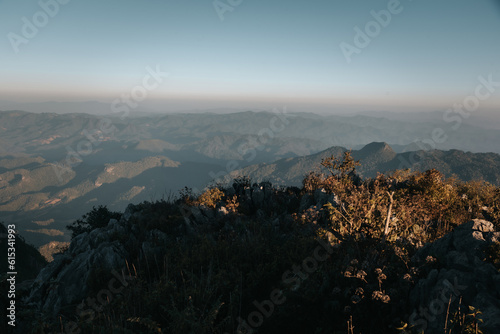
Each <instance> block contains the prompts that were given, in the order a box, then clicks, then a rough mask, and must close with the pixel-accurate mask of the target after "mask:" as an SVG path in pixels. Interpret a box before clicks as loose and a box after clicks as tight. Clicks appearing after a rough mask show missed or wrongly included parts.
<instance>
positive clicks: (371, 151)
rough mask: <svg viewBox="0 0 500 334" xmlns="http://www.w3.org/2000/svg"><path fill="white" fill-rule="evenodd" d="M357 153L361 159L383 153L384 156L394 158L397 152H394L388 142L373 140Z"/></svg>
mask: <svg viewBox="0 0 500 334" xmlns="http://www.w3.org/2000/svg"><path fill="white" fill-rule="evenodd" d="M356 155H357V157H358V158H360V159H363V158H366V157H369V156H373V155H383V156H384V157H387V158H390V159H392V158H394V156H395V155H396V152H394V150H393V149H392V147H391V146H390V145H389V144H387V143H386V142H373V143H370V144H368V145H366V146H365V147H363V148H362V149H361V150H359V151H358V152H357V154H356Z"/></svg>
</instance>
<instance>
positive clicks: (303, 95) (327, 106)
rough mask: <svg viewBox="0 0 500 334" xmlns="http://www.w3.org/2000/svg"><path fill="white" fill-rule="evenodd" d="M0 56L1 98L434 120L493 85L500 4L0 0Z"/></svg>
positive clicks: (499, 76)
mask: <svg viewBox="0 0 500 334" xmlns="http://www.w3.org/2000/svg"><path fill="white" fill-rule="evenodd" d="M374 13H375V15H374ZM387 14H389V15H387ZM376 16H378V19H379V21H377V19H376ZM33 28H34V29H33ZM360 31H361V33H360ZM363 35H364V36H363ZM360 36H361V37H360ZM0 50H1V51H0V64H1V65H0V100H8V101H15V102H42V101H52V100H53V101H88V100H96V101H102V102H109V103H111V102H112V101H116V99H119V100H120V103H125V102H123V99H124V98H123V97H124V96H125V97H127V96H129V97H130V96H131V94H132V93H133V92H134V93H135V95H134V96H136V99H134V98H132V99H133V100H132V102H129V103H132V104H133V105H134V106H135V105H141V104H143V105H147V104H148V103H149V105H155V106H157V107H158V108H160V109H161V108H163V109H164V110H173V109H203V108H217V107H238V108H254V107H259V106H276V107H279V106H280V105H292V106H294V107H295V108H296V109H300V110H301V111H310V110H314V109H315V108H316V109H318V110H319V109H321V108H323V109H321V110H326V111H328V110H332V111H333V110H347V111H348V110H390V111H410V110H411V111H418V110H422V111H431V110H439V109H445V108H448V107H449V106H451V105H453V104H454V103H461V102H462V101H464V99H465V98H467V97H468V96H470V95H473V94H474V92H475V89H476V87H477V86H478V85H479V84H480V82H481V81H480V79H479V77H483V78H486V79H488V77H490V79H491V80H492V81H494V82H500V1H498V0H440V1H436V0H401V1H397V0H390V1H387V0H386V1H378V0H365V1H362V0H311V1H293V0H286V1H285V0H216V1H212V0H140V1H139V0H41V1H32V0H23V1H19V0H0ZM152 71H153V72H155V71H156V72H157V75H156V77H157V79H156V81H155V79H154V77H153V76H152V75H151V72H152ZM158 73H159V74H158ZM167 73H168V74H167ZM144 82H146V84H144ZM146 88H147V89H146ZM141 94H142V95H141ZM115 106H116V105H115ZM139 108H140V107H139ZM480 108H484V109H488V110H496V111H500V87H496V90H495V91H494V92H493V93H492V94H491V96H490V97H488V98H487V99H485V100H481V105H480Z"/></svg>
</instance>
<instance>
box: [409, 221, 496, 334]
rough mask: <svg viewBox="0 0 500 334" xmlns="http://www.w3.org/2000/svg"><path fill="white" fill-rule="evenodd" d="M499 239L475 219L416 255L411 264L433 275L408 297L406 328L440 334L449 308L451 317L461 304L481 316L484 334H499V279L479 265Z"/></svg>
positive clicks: (487, 266)
mask: <svg viewBox="0 0 500 334" xmlns="http://www.w3.org/2000/svg"><path fill="white" fill-rule="evenodd" d="M499 239H500V232H496V231H495V229H494V226H493V224H492V223H490V222H488V221H485V220H479V219H475V220H472V221H470V222H468V223H465V224H463V225H461V226H458V227H457V228H455V230H454V231H453V232H451V233H449V234H447V235H445V236H444V237H442V238H440V239H438V240H436V241H435V242H433V243H430V244H427V245H426V246H424V247H423V248H422V249H420V250H419V251H418V252H417V253H416V254H415V256H414V257H413V259H412V260H413V261H415V262H417V263H422V262H427V263H429V264H431V265H432V266H433V267H434V269H432V270H431V271H430V272H429V273H428V275H427V277H426V278H423V279H421V280H419V281H418V282H417V284H416V285H415V287H414V288H413V289H412V290H411V292H410V296H409V305H410V310H411V312H412V313H411V315H410V321H409V322H410V325H413V326H415V328H417V330H425V333H426V334H428V333H429V334H432V333H443V329H444V326H445V322H446V314H447V309H448V303H450V312H449V317H451V315H452V314H453V312H455V311H456V310H457V307H458V304H459V302H460V299H461V304H462V305H467V306H469V305H470V306H473V307H474V308H476V309H479V310H480V311H481V312H482V319H483V320H484V323H483V324H482V326H481V327H480V328H481V329H483V332H484V333H485V334H487V333H500V273H499V272H498V271H497V269H496V268H495V267H494V266H493V265H492V264H491V263H488V262H485V261H484V258H485V254H484V251H485V249H486V247H487V246H488V245H490V244H491V243H493V242H496V241H498V240H499ZM450 301H451V302H450Z"/></svg>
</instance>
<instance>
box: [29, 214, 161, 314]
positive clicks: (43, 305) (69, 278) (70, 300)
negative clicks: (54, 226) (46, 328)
mask: <svg viewBox="0 0 500 334" xmlns="http://www.w3.org/2000/svg"><path fill="white" fill-rule="evenodd" d="M138 214H140V213H139V212H134V206H133V205H129V207H128V208H127V210H126V211H125V213H124V214H123V215H122V217H121V219H120V220H119V221H117V220H115V219H111V220H110V221H109V223H108V225H107V226H105V227H103V228H98V229H94V230H92V231H91V232H90V233H87V232H85V233H82V234H79V235H77V236H76V237H75V238H74V239H73V240H72V242H71V245H70V247H69V249H68V250H67V251H66V252H65V253H63V254H56V255H55V256H54V261H52V262H51V263H50V264H48V265H47V266H46V267H45V268H44V269H42V270H41V271H40V273H39V275H38V276H37V278H36V280H35V281H34V283H33V286H32V288H31V291H30V295H29V297H28V299H27V301H26V302H27V303H28V304H31V305H32V306H35V307H36V308H37V309H38V310H39V311H41V312H44V313H46V314H51V315H54V316H55V315H57V314H58V313H59V312H60V311H61V309H63V308H65V307H67V306H69V305H76V304H78V303H81V302H82V301H83V300H84V299H85V298H86V297H87V295H88V293H89V278H90V277H91V275H92V272H93V271H94V270H104V271H106V272H108V273H109V272H112V271H113V269H115V270H120V269H121V268H123V267H124V266H125V261H126V260H127V259H129V256H130V253H131V249H134V248H135V249H137V248H138V249H140V255H141V256H149V255H152V254H154V252H155V250H156V249H155V245H156V244H157V243H158V242H159V241H163V242H164V241H165V239H166V235H165V234H164V233H163V232H161V231H158V230H151V231H149V232H148V233H147V234H146V236H145V238H144V239H143V241H142V242H139V241H138V239H137V238H136V235H137V233H138V227H137V226H136V225H134V224H133V223H132V222H131V219H130V218H131V217H133V216H134V215H138ZM137 246H139V247H137Z"/></svg>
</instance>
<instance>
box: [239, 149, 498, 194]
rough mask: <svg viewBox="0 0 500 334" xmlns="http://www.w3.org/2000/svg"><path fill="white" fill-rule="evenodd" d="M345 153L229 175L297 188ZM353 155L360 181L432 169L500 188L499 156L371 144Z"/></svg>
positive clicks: (258, 166)
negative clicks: (401, 150) (327, 160)
mask: <svg viewBox="0 0 500 334" xmlns="http://www.w3.org/2000/svg"><path fill="white" fill-rule="evenodd" d="M345 151H347V149H346V148H343V147H331V148H329V149H327V150H324V151H322V152H319V153H316V154H312V155H308V156H303V157H297V158H288V159H281V160H278V161H275V162H274V163H271V164H266V163H262V164H256V165H252V166H248V167H245V168H242V169H240V170H237V171H234V172H232V173H231V177H232V178H237V177H240V176H247V177H249V178H250V179H251V180H252V181H255V182H262V181H270V182H271V183H273V184H280V185H287V186H292V185H293V186H299V185H301V182H302V180H303V178H304V176H305V175H306V174H307V173H309V172H310V171H320V168H319V166H320V163H321V160H322V159H324V158H326V157H329V156H332V155H333V156H336V157H339V158H340V157H341V155H342V153H343V152H345ZM352 153H353V157H354V158H355V159H356V160H360V163H361V166H359V167H358V168H357V169H356V170H357V172H358V173H359V174H360V175H361V176H362V177H375V176H376V175H377V173H384V172H389V171H394V170H397V169H407V168H410V169H411V170H416V171H426V170H429V169H432V168H435V169H437V170H439V171H440V172H442V173H443V174H444V175H445V176H447V177H450V176H453V175H456V176H457V177H458V178H459V179H461V180H463V181H471V180H484V181H487V182H489V183H492V184H495V185H500V155H499V154H496V153H471V152H463V151H459V150H450V151H440V150H432V151H414V152H405V153H396V152H395V151H394V150H393V149H392V148H391V146H390V145H389V144H387V143H385V142H374V143H371V144H368V145H366V146H365V147H363V148H362V149H360V150H354V151H353V152H352Z"/></svg>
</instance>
